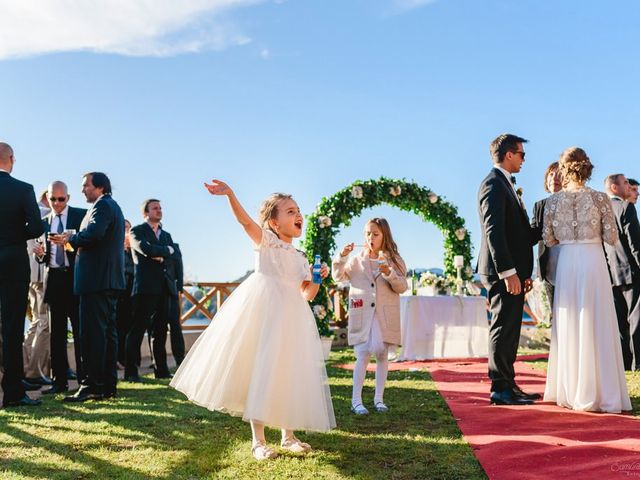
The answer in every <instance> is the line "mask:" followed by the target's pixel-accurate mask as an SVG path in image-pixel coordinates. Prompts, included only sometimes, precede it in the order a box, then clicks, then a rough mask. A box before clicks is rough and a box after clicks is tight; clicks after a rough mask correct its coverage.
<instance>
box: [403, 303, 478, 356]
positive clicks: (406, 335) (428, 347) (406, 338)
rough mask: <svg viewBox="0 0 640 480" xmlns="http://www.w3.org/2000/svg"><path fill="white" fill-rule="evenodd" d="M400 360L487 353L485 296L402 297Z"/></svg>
mask: <svg viewBox="0 0 640 480" xmlns="http://www.w3.org/2000/svg"><path fill="white" fill-rule="evenodd" d="M400 318H401V328H402V353H401V355H400V360H427V359H432V358H469V357H486V356H487V355H488V342H489V323H488V321H487V311H486V299H485V298H484V297H457V296H435V297H427V296H410V297H409V296H407V297H400Z"/></svg>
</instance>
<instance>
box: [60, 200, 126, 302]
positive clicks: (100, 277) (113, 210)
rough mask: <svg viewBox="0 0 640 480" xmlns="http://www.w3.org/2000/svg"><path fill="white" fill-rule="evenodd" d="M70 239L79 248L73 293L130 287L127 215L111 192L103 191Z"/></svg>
mask: <svg viewBox="0 0 640 480" xmlns="http://www.w3.org/2000/svg"><path fill="white" fill-rule="evenodd" d="M69 243H70V244H71V246H72V247H73V248H74V249H75V250H76V259H75V269H74V275H75V278H74V280H73V293H75V294H76V295H85V294H88V293H98V292H103V291H105V290H124V289H125V288H126V284H125V279H124V216H123V215H122V210H120V207H119V206H118V204H117V203H116V201H115V200H114V199H113V198H111V195H103V196H102V197H100V199H98V200H97V201H96V203H94V204H93V207H91V208H90V209H89V211H88V212H87V214H86V215H85V217H84V219H83V220H82V224H81V226H80V230H79V231H78V233H76V234H75V235H72V236H71V238H70V239H69Z"/></svg>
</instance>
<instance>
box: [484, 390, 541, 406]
mask: <svg viewBox="0 0 640 480" xmlns="http://www.w3.org/2000/svg"><path fill="white" fill-rule="evenodd" d="M490 400H491V404H492V405H532V404H533V401H532V400H526V399H524V398H519V397H516V396H515V395H514V394H513V392H512V391H511V390H503V391H502V392H491V397H490Z"/></svg>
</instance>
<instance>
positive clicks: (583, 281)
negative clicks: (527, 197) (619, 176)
mask: <svg viewBox="0 0 640 480" xmlns="http://www.w3.org/2000/svg"><path fill="white" fill-rule="evenodd" d="M559 163H560V172H561V175H562V178H563V183H564V189H563V190H562V191H560V192H558V193H555V194H554V195H552V196H551V197H550V198H549V200H548V201H547V204H546V207H545V213H544V228H543V240H544V242H545V244H546V245H547V246H553V245H558V244H559V246H558V249H559V254H558V264H557V270H556V283H555V294H554V300H553V320H552V328H551V351H550V353H549V366H548V371H547V384H546V388H545V392H544V400H545V401H553V402H556V403H557V404H558V405H560V406H563V407H567V408H572V409H574V410H585V411H594V412H612V413H619V412H620V411H622V410H631V401H630V399H629V393H628V391H627V384H626V380H625V375H624V366H623V362H622V348H621V346H620V338H619V335H618V323H617V320H616V312H615V307H614V303H613V293H612V290H611V282H610V279H609V272H608V270H607V264H606V259H605V256H604V250H603V247H602V242H603V241H605V242H607V243H609V244H614V243H615V242H617V241H618V230H617V228H616V222H615V217H614V215H613V212H612V209H611V202H610V200H609V197H607V195H606V194H604V193H601V192H598V191H596V190H593V189H591V188H589V187H586V186H585V183H586V182H587V181H588V180H589V178H590V177H591V171H592V169H593V165H592V164H591V162H590V160H589V157H588V156H587V154H586V153H585V152H584V150H582V149H581V148H577V147H571V148H568V149H567V150H565V151H564V152H563V153H562V156H561V157H560V162H559Z"/></svg>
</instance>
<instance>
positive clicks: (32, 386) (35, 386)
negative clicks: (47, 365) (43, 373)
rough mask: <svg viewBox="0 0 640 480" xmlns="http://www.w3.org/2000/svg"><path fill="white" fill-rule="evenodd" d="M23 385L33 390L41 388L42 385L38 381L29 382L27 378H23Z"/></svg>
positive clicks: (29, 390)
mask: <svg viewBox="0 0 640 480" xmlns="http://www.w3.org/2000/svg"><path fill="white" fill-rule="evenodd" d="M22 387H23V388H24V389H25V390H26V391H27V392H31V391H33V390H40V387H42V385H38V384H36V383H31V382H27V381H26V380H22Z"/></svg>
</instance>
